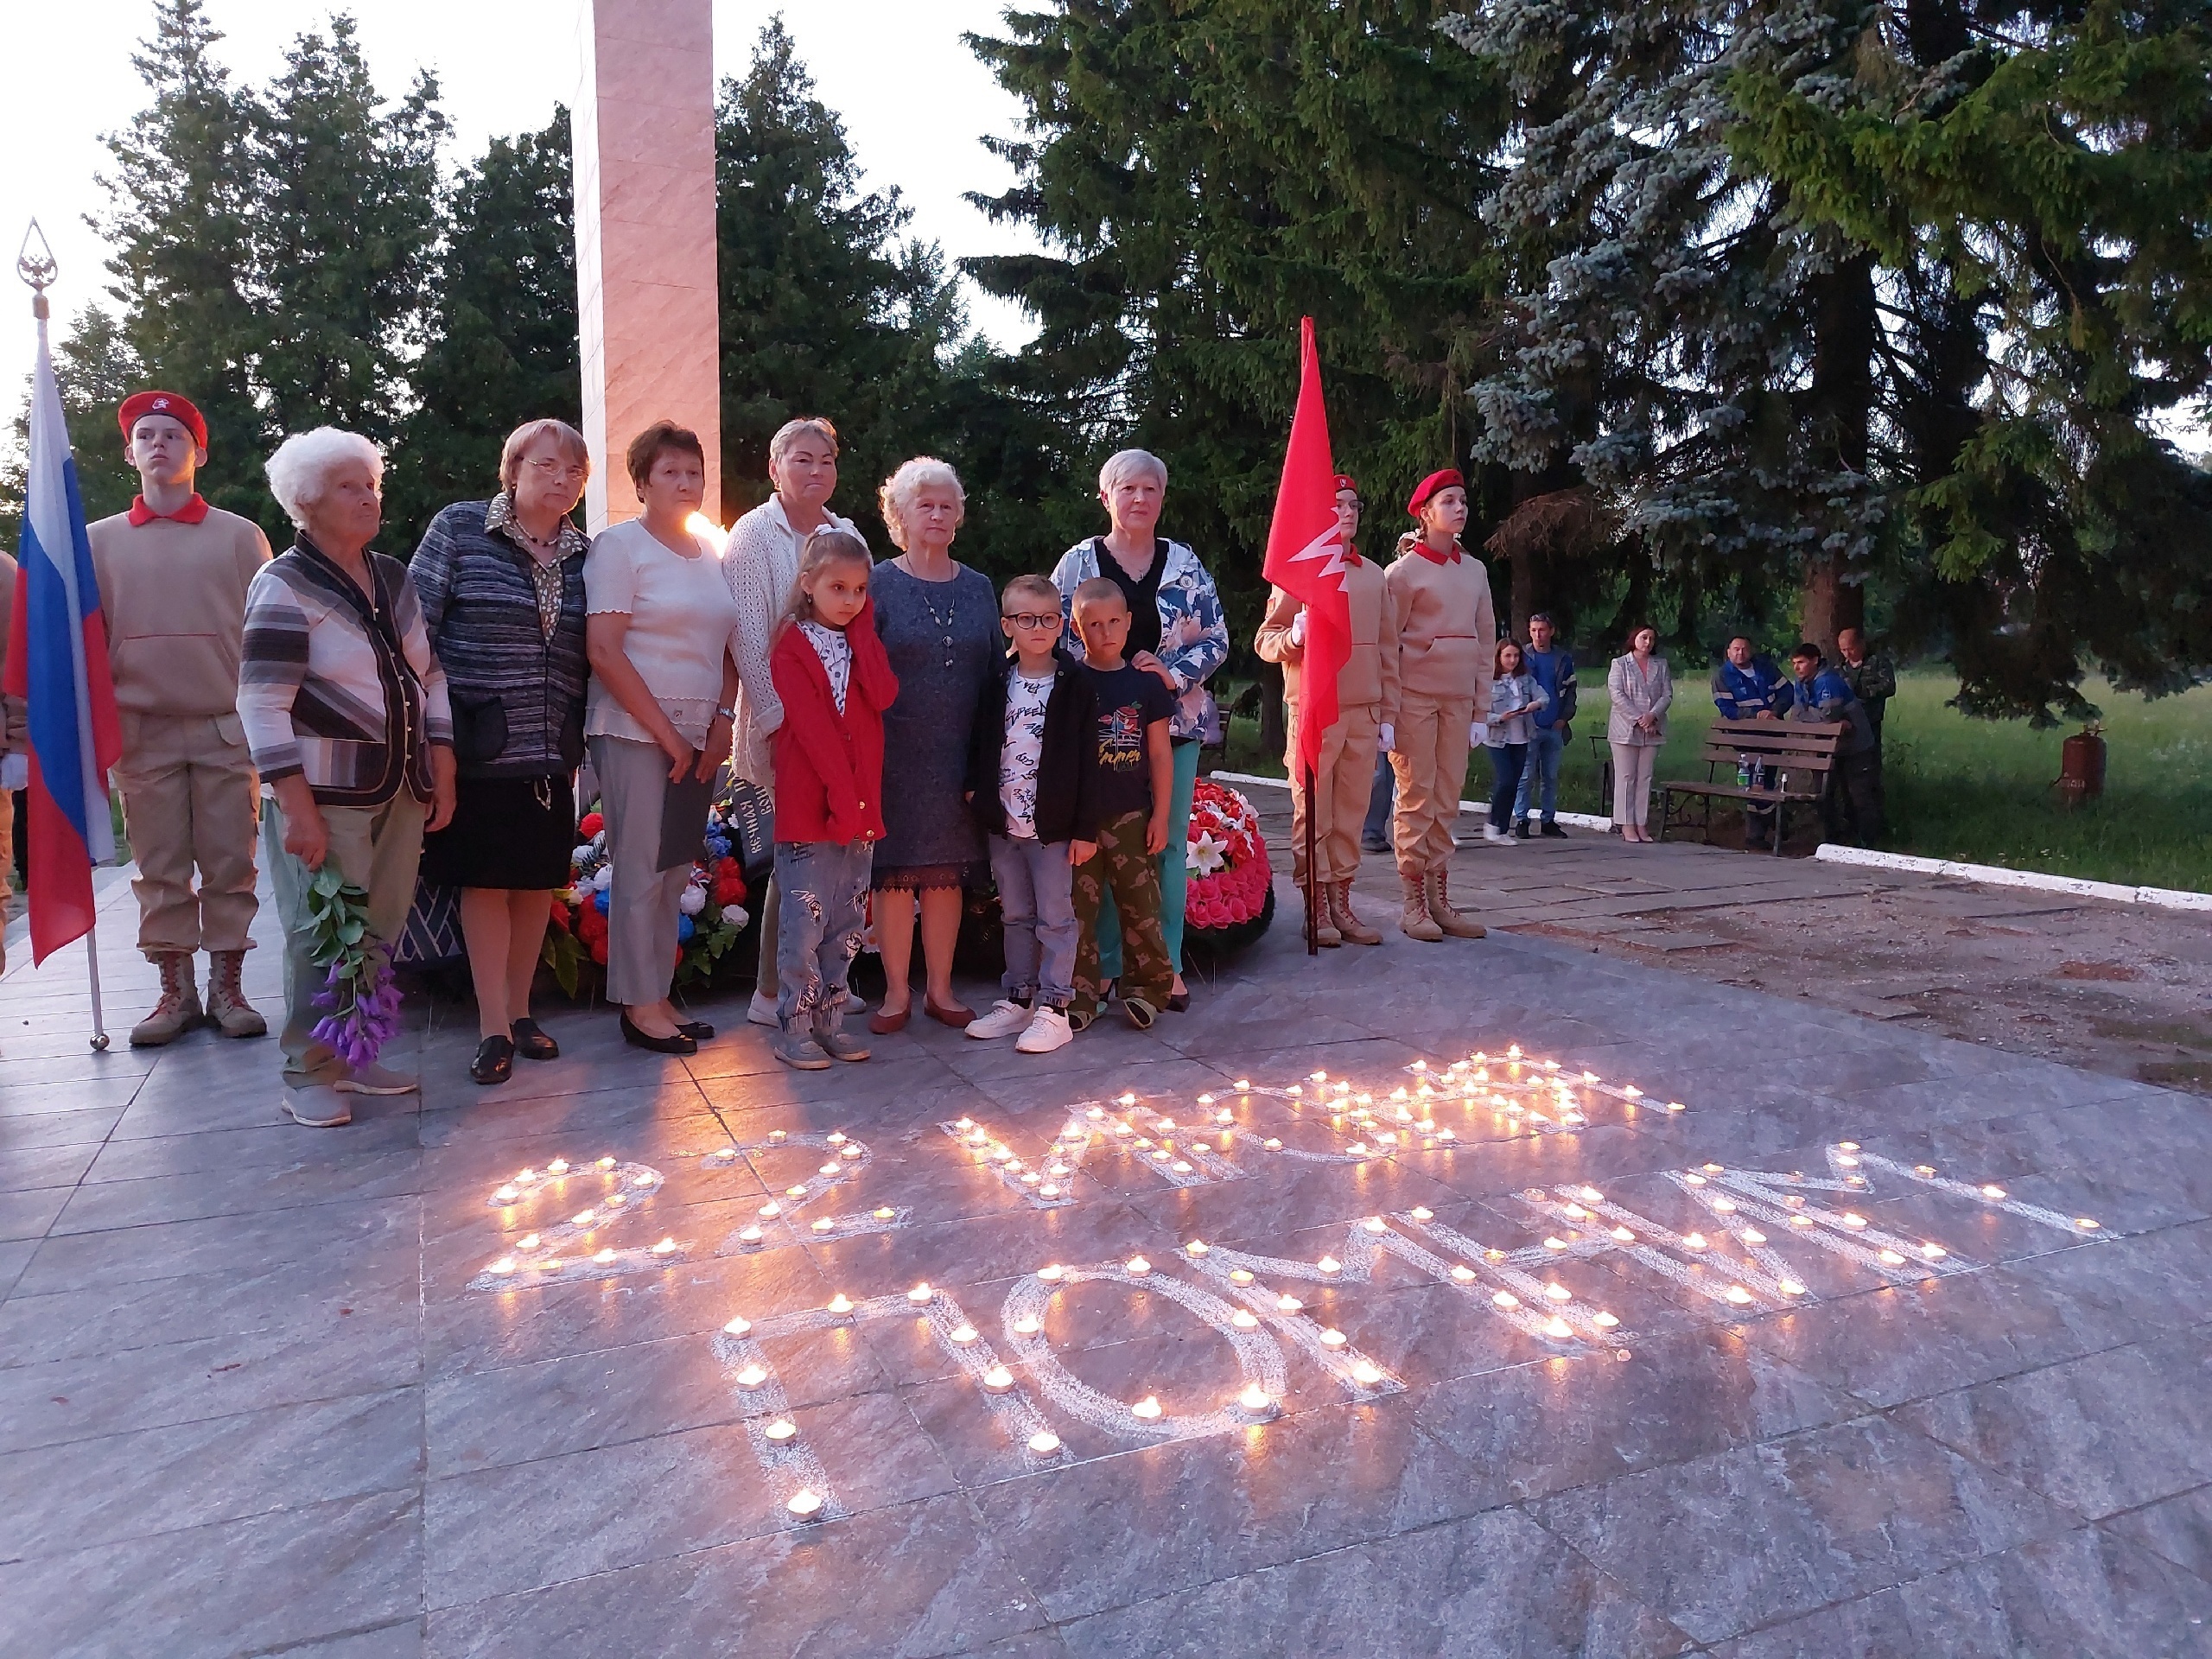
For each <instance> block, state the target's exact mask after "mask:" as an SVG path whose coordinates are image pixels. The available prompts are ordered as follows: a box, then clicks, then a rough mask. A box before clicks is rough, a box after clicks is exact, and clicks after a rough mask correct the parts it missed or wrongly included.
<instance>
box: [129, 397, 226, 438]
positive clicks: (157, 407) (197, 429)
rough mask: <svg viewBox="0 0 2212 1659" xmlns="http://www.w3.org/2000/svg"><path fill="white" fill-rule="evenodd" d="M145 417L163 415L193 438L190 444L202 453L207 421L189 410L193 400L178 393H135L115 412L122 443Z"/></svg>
mask: <svg viewBox="0 0 2212 1659" xmlns="http://www.w3.org/2000/svg"><path fill="white" fill-rule="evenodd" d="M148 415H166V416H168V417H169V418H170V419H171V420H173V421H175V423H177V424H178V425H179V426H181V427H182V428H183V429H185V430H186V431H188V432H189V433H191V434H192V441H193V442H194V443H196V444H198V445H199V446H200V448H202V449H205V448H207V417H206V416H203V415H202V414H200V411H199V410H197V409H194V407H193V406H192V399H191V398H189V397H186V396H185V395H184V394H183V393H182V392H181V391H134V392H132V393H131V394H130V396H129V397H126V398H124V400H123V407H122V408H120V409H118V410H116V411H115V420H116V424H117V425H118V426H120V427H121V428H122V429H123V435H124V438H125V439H128V438H129V437H130V429H131V428H132V427H134V426H136V425H137V423H138V422H139V420H140V418H141V417H142V416H148Z"/></svg>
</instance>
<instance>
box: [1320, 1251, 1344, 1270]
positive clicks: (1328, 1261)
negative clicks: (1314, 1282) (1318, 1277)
mask: <svg viewBox="0 0 2212 1659" xmlns="http://www.w3.org/2000/svg"><path fill="white" fill-rule="evenodd" d="M1313 1265H1314V1266H1315V1267H1317V1268H1320V1270H1321V1271H1322V1272H1324V1273H1342V1272H1343V1271H1344V1263H1343V1262H1339V1261H1338V1260H1337V1258H1336V1257H1335V1256H1333V1255H1325V1256H1323V1257H1322V1258H1321V1259H1320V1260H1319V1262H1315V1263H1314V1264H1313Z"/></svg>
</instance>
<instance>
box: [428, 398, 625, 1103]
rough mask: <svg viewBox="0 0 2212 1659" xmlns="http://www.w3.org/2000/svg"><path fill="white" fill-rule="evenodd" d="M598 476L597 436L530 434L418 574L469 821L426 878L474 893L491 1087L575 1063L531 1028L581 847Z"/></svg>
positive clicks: (466, 896) (457, 819)
mask: <svg viewBox="0 0 2212 1659" xmlns="http://www.w3.org/2000/svg"><path fill="white" fill-rule="evenodd" d="M590 476H591V452H590V450H589V448H588V447H587V446H586V444H585V442H584V435H583V434H582V433H581V432H579V431H577V430H576V429H575V428H574V427H573V426H570V425H569V424H568V423H566V422H564V421H554V420H538V421H530V422H527V423H524V424H523V425H521V426H518V427H517V428H516V429H514V431H513V432H512V433H510V434H509V435H508V437H507V442H506V444H505V448H503V449H502V450H501V452H500V454H499V493H498V494H497V495H495V496H493V498H492V499H490V500H489V501H456V502H454V504H453V505H451V506H449V507H447V508H445V509H444V510H443V511H442V512H440V513H439V514H438V515H437V517H436V518H433V519H431V520H430V524H429V529H428V530H426V531H423V543H422V545H421V546H420V547H418V548H416V550H415V557H414V560H413V562H412V563H410V564H409V565H408V567H407V574H408V577H409V579H410V580H411V581H412V582H414V584H415V591H416V594H419V595H420V596H421V599H422V601H423V627H424V628H425V629H426V630H427V631H428V632H429V636H430V649H431V650H432V651H434V652H436V653H437V658H438V662H439V664H440V665H441V666H442V667H443V668H444V670H445V671H446V681H447V694H448V696H449V697H450V698H451V699H452V702H453V727H454V745H453V747H454V762H455V768H456V770H457V772H458V773H459V781H458V783H457V785H456V800H455V804H454V814H453V822H452V823H449V824H448V825H447V826H446V827H445V828H444V829H442V830H440V831H438V832H437V833H436V834H435V835H432V836H425V837H424V839H423V881H424V882H426V883H427V884H428V885H429V886H431V887H457V888H459V889H460V891H461V938H462V939H463V940H464V941H465V942H466V943H467V947H468V972H469V977H470V978H471V980H473V981H474V984H475V988H476V1020H477V1033H478V1044H477V1049H476V1058H474V1060H473V1061H471V1062H470V1064H469V1068H468V1075H469V1076H470V1077H473V1078H474V1079H475V1080H476V1081H477V1082H478V1083H480V1084H497V1083H505V1081H506V1080H507V1079H508V1078H509V1077H512V1076H513V1074H514V1062H515V1056H516V1055H517V1054H518V1053H519V1054H520V1055H521V1056H522V1057H523V1058H525V1059H531V1060H550V1059H555V1058H558V1057H559V1055H560V1052H561V1050H560V1046H558V1045H557V1044H556V1043H555V1042H554V1040H553V1039H552V1038H550V1036H548V1035H547V1034H546V1033H544V1032H543V1031H542V1030H540V1029H539V1028H538V1025H537V1021H536V1020H532V1019H531V1017H530V986H531V980H532V978H534V977H535V976H536V974H537V957H538V952H539V950H540V949H541V948H542V947H543V944H544V943H545V918H546V916H547V914H548V913H549V912H550V910H551V909H552V905H553V889H554V888H556V887H565V886H567V885H568V880H569V858H570V856H571V855H573V853H574V851H575V844H576V786H575V776H576V768H577V767H578V766H582V764H583V759H584V687H585V683H586V682H587V680H588V678H589V677H590V671H589V669H588V666H587V664H586V663H585V660H584V555H585V554H586V553H587V552H588V550H590V546H591V543H590V542H589V541H588V540H587V539H586V538H585V536H584V533H583V531H581V530H578V529H577V528H576V527H575V524H572V523H571V522H570V521H569V514H570V513H572V512H575V510H576V503H577V502H578V501H580V500H582V499H583V493H584V483H585V481H586V480H588V478H589V477H590Z"/></svg>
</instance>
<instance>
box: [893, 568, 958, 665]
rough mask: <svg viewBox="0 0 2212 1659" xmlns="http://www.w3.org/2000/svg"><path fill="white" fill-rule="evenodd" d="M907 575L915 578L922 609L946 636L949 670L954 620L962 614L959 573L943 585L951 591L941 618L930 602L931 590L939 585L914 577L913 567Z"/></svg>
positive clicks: (947, 595)
mask: <svg viewBox="0 0 2212 1659" xmlns="http://www.w3.org/2000/svg"><path fill="white" fill-rule="evenodd" d="M906 574H907V575H909V576H912V577H913V581H914V587H915V588H916V590H917V591H918V592H919V593H920V594H921V596H922V608H923V609H924V610H925V611H927V612H928V613H930V620H931V621H932V622H934V623H936V624H937V629H938V632H939V633H941V634H943V635H944V665H945V666H946V667H947V668H950V667H951V666H952V619H953V618H955V617H956V616H957V615H959V614H960V577H959V572H958V571H957V570H956V571H955V572H954V573H953V579H952V580H951V581H950V582H945V583H944V584H943V585H944V587H946V588H950V590H951V591H950V593H948V594H946V595H945V606H944V615H943V616H939V615H938V613H937V607H936V606H934V605H932V604H931V602H930V593H929V590H930V589H931V588H935V587H937V586H938V585H939V584H938V583H937V582H925V581H923V580H922V579H921V578H920V577H919V576H916V575H914V572H913V570H912V568H911V567H909V568H908V569H907V571H906Z"/></svg>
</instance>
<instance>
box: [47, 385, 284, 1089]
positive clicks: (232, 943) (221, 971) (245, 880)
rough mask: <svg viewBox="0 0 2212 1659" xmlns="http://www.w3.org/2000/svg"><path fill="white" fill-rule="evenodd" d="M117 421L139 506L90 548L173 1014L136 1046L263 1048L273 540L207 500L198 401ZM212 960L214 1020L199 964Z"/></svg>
mask: <svg viewBox="0 0 2212 1659" xmlns="http://www.w3.org/2000/svg"><path fill="white" fill-rule="evenodd" d="M116 414H117V423H118V424H119V425H120V426H121V427H122V429H123V456H124V460H125V461H129V462H130V465H131V466H132V467H135V468H137V473H138V481H139V495H138V499H137V500H135V501H133V502H132V503H131V504H130V511H129V512H118V513H117V514H116V515H115V516H114V517H113V518H103V519H101V520H100V521H99V523H98V524H94V525H92V530H91V537H90V538H91V541H92V569H94V571H95V572H97V573H98V575H99V584H100V602H101V604H102V606H103V607H105V610H106V613H107V640H108V661H109V664H110V668H111V672H112V673H113V675H114V677H115V702H116V709H117V711H118V714H120V715H121V716H122V721H123V759H122V760H121V761H119V762H118V764H117V766H116V768H115V777H116V782H117V783H118V785H120V787H121V788H122V791H123V811H124V821H125V825H126V829H127V830H128V833H129V835H130V851H131V855H132V856H133V857H134V858H135V859H136V860H137V864H138V879H137V880H136V881H134V882H132V883H131V890H132V891H133V892H134V893H137V896H138V948H139V949H140V950H143V951H144V952H145V953H146V957H147V959H148V960H149V961H150V962H152V963H154V965H155V966H156V968H158V969H161V973H162V995H161V1001H159V1002H158V1003H156V1005H155V1007H154V1011H153V1012H152V1013H151V1014H148V1015H147V1016H146V1017H145V1019H143V1020H140V1021H139V1022H138V1024H137V1027H134V1028H133V1029H132V1031H131V1033H130V1040H131V1042H132V1044H133V1045H134V1046H139V1047H149V1046H160V1045H161V1044H163V1043H168V1042H174V1041H175V1039H176V1038H177V1037H178V1036H179V1035H180V1034H181V1033H183V1032H186V1031H188V1030H190V1029H191V1028H192V1027H194V1026H195V1025H198V1024H199V1023H200V1021H201V1020H203V1019H206V1020H212V1021H213V1023H214V1024H215V1025H216V1026H217V1027H219V1028H220V1029H221V1030H222V1032H223V1034H224V1035H225V1036H227V1037H258V1036H260V1035H262V1033H264V1032H266V1031H267V1030H268V1029H269V1027H268V1024H267V1022H266V1021H265V1020H263V1019H262V1017H261V1015H260V1014H257V1013H256V1012H255V1011H254V1010H253V1008H252V1007H250V1006H249V1005H248V1004H247V1002H246V1000H245V995H244V993H243V992H242V991H241V989H240V988H239V984H238V980H239V975H240V971H241V969H242V968H243V967H244V964H245V953H246V951H247V950H250V949H251V948H252V944H253V941H252V939H251V938H249V937H248V930H249V929H251V926H252V925H253V915H254V910H255V908H256V902H255V899H254V896H253V845H254V836H255V834H256V829H257V803H256V799H255V797H256V793H257V780H256V779H255V777H254V772H253V761H252V759H251V756H250V755H249V754H248V753H247V752H246V745H245V732H244V730H243V729H241V728H240V727H239V725H238V654H239V649H240V646H241V645H242V643H243V641H244V639H245V590H246V587H247V584H248V583H250V582H251V581H252V580H253V576H254V573H255V572H256V571H257V570H258V569H261V567H262V566H263V565H264V564H266V563H268V562H269V542H268V538H267V537H264V536H263V535H262V533H261V531H260V528H259V526H257V524H254V523H253V522H252V521H251V519H246V518H239V517H238V515H237V514H236V513H232V512H223V511H222V510H221V509H220V508H219V507H211V506H209V505H207V502H206V501H204V500H202V499H200V493H199V491H198V490H196V489H195V488H194V487H193V480H194V477H195V475H196V474H198V472H199V470H200V467H203V466H204V465H206V464H207V421H206V420H205V419H203V418H202V417H201V416H200V411H199V410H197V409H194V407H193V406H192V403H191V401H190V400H189V399H188V398H186V397H182V396H181V395H180V394H178V393H176V392H174V391H141V392H136V393H133V394H132V395H131V396H130V397H126V398H124V401H123V406H122V407H121V408H120V409H119V410H117V411H116ZM195 865H196V866H197V867H198V868H199V872H200V890H199V892H198V893H194V891H193V888H192V874H193V869H194V866H195ZM203 948H204V949H205V950H207V953H208V957H209V958H210V961H211V967H210V970H209V974H208V980H207V1006H206V1008H205V1009H204V1011H203V1009H202V1007H201V1006H200V988H199V986H198V984H197V983H196V982H195V980H194V974H193V962H192V958H193V954H194V952H195V951H197V950H201V949H203Z"/></svg>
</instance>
